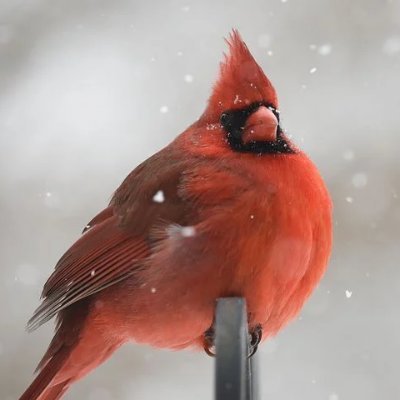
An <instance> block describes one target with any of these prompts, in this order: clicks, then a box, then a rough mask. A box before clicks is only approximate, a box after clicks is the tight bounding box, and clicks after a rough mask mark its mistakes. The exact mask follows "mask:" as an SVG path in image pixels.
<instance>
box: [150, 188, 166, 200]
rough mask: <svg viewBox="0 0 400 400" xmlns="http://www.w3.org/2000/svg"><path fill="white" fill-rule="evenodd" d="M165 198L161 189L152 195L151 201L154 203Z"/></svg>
mask: <svg viewBox="0 0 400 400" xmlns="http://www.w3.org/2000/svg"><path fill="white" fill-rule="evenodd" d="M164 200H165V196H164V192H163V191H162V190H159V191H157V192H156V194H155V195H154V196H153V201H154V202H155V203H163V202H164Z"/></svg>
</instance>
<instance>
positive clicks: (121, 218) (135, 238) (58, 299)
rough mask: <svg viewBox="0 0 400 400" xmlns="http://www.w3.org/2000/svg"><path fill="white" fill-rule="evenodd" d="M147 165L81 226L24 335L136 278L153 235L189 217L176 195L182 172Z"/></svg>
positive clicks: (175, 166)
mask: <svg viewBox="0 0 400 400" xmlns="http://www.w3.org/2000/svg"><path fill="white" fill-rule="evenodd" d="M147 163H148V167H146V166H145V167H143V165H141V166H139V167H138V168H137V169H136V170H134V171H133V173H131V175H130V176H128V178H127V180H125V182H123V184H122V185H121V187H120V188H119V189H118V190H117V192H116V193H115V195H114V197H113V200H112V201H111V203H110V206H109V207H107V208H106V209H105V210H103V211H102V212H100V213H99V214H98V215H97V216H96V217H94V218H93V219H92V220H91V221H90V222H89V224H87V225H86V227H85V229H84V234H83V235H82V237H81V238H80V239H79V240H78V241H77V242H76V243H75V244H73V245H72V246H71V248H70V249H69V250H68V251H67V252H66V253H65V254H64V255H63V257H62V258H61V259H60V260H59V262H58V263H57V265H56V267H55V270H54V272H53V274H52V275H51V276H50V278H49V279H48V281H47V282H46V284H45V286H44V289H43V293H42V298H43V302H42V304H41V305H40V306H39V307H38V308H37V310H36V311H35V313H34V315H33V316H32V318H31V319H30V320H29V322H28V330H34V329H36V328H38V327H39V326H40V325H42V324H43V323H45V322H46V321H48V320H50V319H51V318H52V317H54V316H55V315H56V314H57V313H58V312H59V311H61V310H63V309H65V308H66V307H68V306H69V305H71V304H73V303H75V302H77V301H79V300H81V299H83V298H86V297H88V296H90V295H92V294H94V293H96V292H98V291H100V290H102V289H104V288H106V287H108V286H111V285H113V284H115V283H117V282H119V281H121V280H123V279H125V278H127V277H128V276H131V275H133V274H135V272H137V271H138V270H139V269H140V267H141V265H143V262H144V261H145V260H146V259H147V257H149V256H150V254H151V252H152V249H153V246H154V245H155V244H156V243H157V241H158V240H161V239H160V238H162V237H160V236H159V235H158V236H157V235H153V233H154V232H157V230H159V228H160V227H162V226H163V225H164V224H167V225H168V224H180V225H182V224H183V225H184V224H185V220H186V219H187V218H189V217H190V215H189V214H190V213H189V212H188V211H189V210H188V207H187V202H186V201H185V200H183V199H182V198H181V197H180V196H179V194H178V191H179V190H178V186H179V182H180V179H181V174H182V171H183V170H184V166H183V165H181V164H180V163H167V164H166V163H165V162H164V163H163V160H162V159H161V160H160V159H157V158H156V159H155V160H154V159H153V160H152V161H151V160H148V161H147ZM162 164H163V165H162ZM161 167H163V169H162V168H161ZM160 170H161V171H162V173H160V172H159V171H160ZM158 192H160V193H159V194H158V195H157V193H158ZM161 192H162V193H161ZM155 195H156V197H155V198H154V196H155ZM154 248H155V246H154Z"/></svg>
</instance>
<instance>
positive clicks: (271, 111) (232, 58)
mask: <svg viewBox="0 0 400 400" xmlns="http://www.w3.org/2000/svg"><path fill="white" fill-rule="evenodd" d="M227 43H228V46H229V50H230V51H229V54H228V55H225V59H224V61H223V62H222V63H221V69H220V76H219V79H218V80H217V82H216V83H215V85H214V88H213V92H212V94H211V97H210V99H209V101H208V106H207V108H206V110H205V112H204V114H203V116H202V117H201V120H202V121H205V122H206V123H208V124H210V125H212V126H216V125H219V126H220V127H221V128H222V132H223V134H224V135H225V137H226V140H227V142H228V143H229V145H230V147H231V148H232V149H233V150H235V151H239V152H254V153H258V154H260V153H293V152H294V150H293V149H292V147H291V145H290V143H289V141H288V140H287V139H286V138H285V135H284V134H283V132H282V129H281V127H280V117H279V111H278V98H277V95H276V91H275V89H274V87H273V86H272V84H271V82H270V81H269V79H268V78H267V77H266V75H265V74H264V72H263V70H262V69H261V68H260V66H259V65H258V64H257V62H256V61H255V59H254V57H253V56H252V55H251V53H250V51H249V49H248V48H247V46H246V44H245V43H244V42H243V40H242V39H241V37H240V35H239V33H238V31H236V30H233V32H232V33H231V35H230V37H229V39H228V40H227Z"/></svg>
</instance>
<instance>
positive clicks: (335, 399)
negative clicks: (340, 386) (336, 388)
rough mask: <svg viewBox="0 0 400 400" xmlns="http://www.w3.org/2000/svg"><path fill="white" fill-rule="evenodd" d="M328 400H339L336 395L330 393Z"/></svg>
mask: <svg viewBox="0 0 400 400" xmlns="http://www.w3.org/2000/svg"><path fill="white" fill-rule="evenodd" d="M328 400H339V396H338V395H337V394H336V393H331V394H330V395H329V397H328Z"/></svg>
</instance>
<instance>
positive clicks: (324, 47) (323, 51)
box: [318, 43, 332, 56]
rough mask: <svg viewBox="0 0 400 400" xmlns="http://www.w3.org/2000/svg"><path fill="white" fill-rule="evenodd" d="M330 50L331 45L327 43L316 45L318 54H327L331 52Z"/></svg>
mask: <svg viewBox="0 0 400 400" xmlns="http://www.w3.org/2000/svg"><path fill="white" fill-rule="evenodd" d="M331 52H332V46H331V45H330V44H329V43H326V44H323V45H321V46H319V47H318V54H320V55H321V56H327V55H329V54H331Z"/></svg>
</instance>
